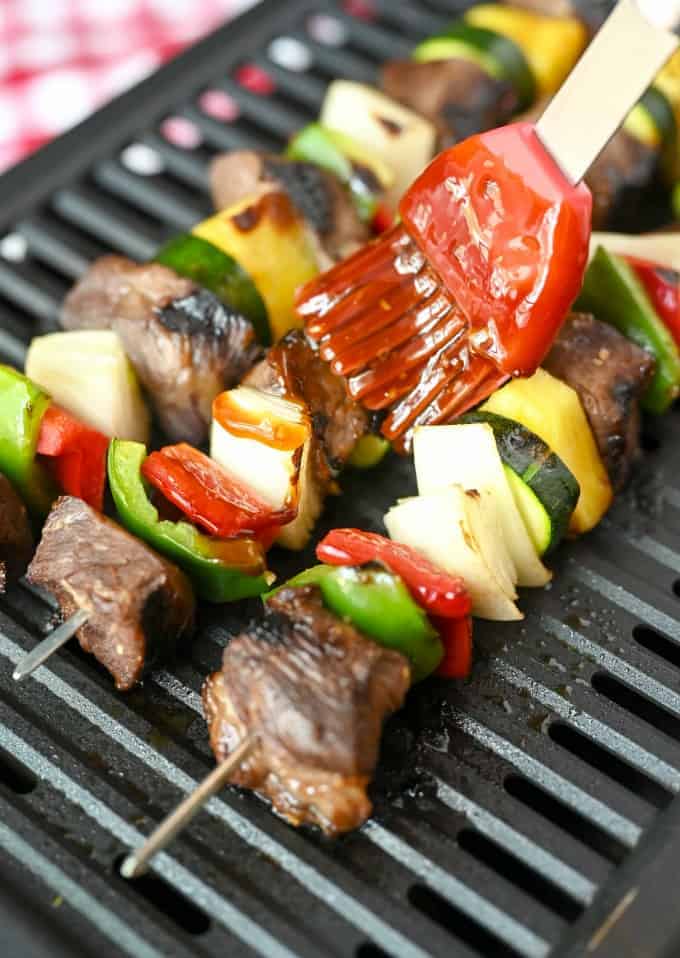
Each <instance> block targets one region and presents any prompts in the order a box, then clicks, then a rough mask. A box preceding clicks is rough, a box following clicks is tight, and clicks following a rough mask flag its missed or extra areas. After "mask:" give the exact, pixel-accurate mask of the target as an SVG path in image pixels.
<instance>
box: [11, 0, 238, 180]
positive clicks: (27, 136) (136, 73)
mask: <svg viewBox="0 0 680 958" xmlns="http://www.w3.org/2000/svg"><path fill="white" fill-rule="evenodd" d="M254 2H256V0H0V171H2V170H4V169H6V168H7V167H8V166H11V165H12V164H13V163H16V162H17V161H18V160H20V159H21V158H22V157H23V156H25V155H26V154H27V153H30V152H31V151H32V150H35V149H37V147H39V146H41V145H42V144H43V143H45V142H46V141H47V140H49V139H51V138H52V137H54V136H56V135H57V134H58V133H61V132H62V131H63V130H65V129H67V128H68V127H70V126H73V124H75V123H77V122H78V121H79V120H82V119H83V118H84V117H85V116H87V114H88V113H91V112H92V111H93V110H94V109H96V107H98V106H100V105H101V104H102V103H104V102H106V101H107V100H110V99H111V98H112V97H113V96H115V95H116V94H118V93H120V92H121V91H122V90H124V89H126V88H127V87H129V86H131V85H132V84H134V83H136V82H137V81H138V80H141V79H142V77H144V76H146V75H147V74H148V73H151V72H152V71H153V70H155V69H156V67H158V65H159V64H160V63H162V62H163V60H166V59H167V58H168V57H171V56H173V55H174V54H176V53H178V52H179V51H180V50H181V49H182V48H183V47H185V46H186V45H187V44H190V43H192V42H194V41H195V40H197V39H198V38H199V37H201V36H203V35H204V34H205V33H208V32H209V31H210V30H211V29H213V28H214V27H216V26H217V25H218V24H219V23H220V22H223V21H224V20H226V19H229V18H230V17H233V16H235V15H236V14H237V13H240V12H241V11H242V10H244V9H245V8H246V7H249V6H252V5H253V4H254Z"/></svg>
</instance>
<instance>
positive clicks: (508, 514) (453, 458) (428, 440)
mask: <svg viewBox="0 0 680 958" xmlns="http://www.w3.org/2000/svg"><path fill="white" fill-rule="evenodd" d="M413 453H414V460H415V467H416V476H417V479H418V492H419V493H421V495H427V494H428V493H430V492H438V491H439V490H441V489H445V488H446V487H447V486H449V485H451V484H458V485H461V486H462V487H463V488H464V489H478V490H479V491H486V492H488V493H489V505H490V507H491V509H492V511H493V512H494V513H495V520H496V524H497V528H498V535H499V537H501V538H502V539H503V540H504V542H505V545H506V546H507V551H508V554H509V556H510V559H511V562H512V565H513V566H514V570H515V575H514V579H515V581H516V582H517V584H518V585H521V586H534V587H537V586H543V585H545V584H546V583H547V582H549V581H550V573H549V572H548V570H547V569H546V568H545V566H544V565H543V563H542V562H541V561H540V559H539V558H538V553H537V550H536V548H535V546H534V544H533V542H532V540H531V537H530V535H529V533H528V531H527V528H526V526H525V524H524V521H523V519H522V516H521V515H520V512H519V509H518V508H517V505H516V504H515V501H514V499H513V496H512V492H511V491H510V486H509V485H508V480H507V477H506V475H505V472H504V470H503V464H502V462H501V458H500V455H499V453H498V448H497V446H496V440H495V438H494V433H493V429H492V428H491V426H490V425H489V424H488V423H483V422H479V423H458V424H456V425H453V426H424V427H421V428H420V429H417V430H416V433H415V437H414V441H413Z"/></svg>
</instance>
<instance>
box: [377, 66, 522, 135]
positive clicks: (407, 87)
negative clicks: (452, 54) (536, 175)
mask: <svg viewBox="0 0 680 958" xmlns="http://www.w3.org/2000/svg"><path fill="white" fill-rule="evenodd" d="M380 85H381V87H382V89H383V90H384V91H385V93H387V95H388V96H391V97H392V98H393V99H395V100H398V101H399V102H400V103H403V104H404V106H407V107H410V109H412V110H415V111H416V113H420V114H421V115H422V116H424V117H426V118H427V119H428V120H430V121H431V122H432V123H434V125H435V127H436V129H437V132H438V135H439V138H438V149H440V150H443V149H446V148H447V147H449V146H452V145H453V144H454V143H457V142H458V141H459V140H464V139H465V138H466V137H468V136H472V135H473V134H474V133H483V132H484V131H485V130H490V129H492V128H493V127H496V126H502V125H503V124H504V123H507V122H508V120H509V119H510V117H511V116H512V115H513V114H514V113H515V111H516V110H517V107H518V105H519V100H518V97H517V94H516V93H515V91H514V89H513V88H512V86H511V85H510V84H509V83H507V82H505V81H503V80H498V79H495V78H494V77H491V76H489V74H488V73H487V72H486V71H485V70H483V69H482V68H481V67H480V66H478V65H477V64H476V63H472V62H471V61H469V60H434V61H431V62H429V63H417V62H416V61H413V60H393V61H391V62H390V63H387V64H386V65H385V66H384V67H383V69H382V73H381V76H380Z"/></svg>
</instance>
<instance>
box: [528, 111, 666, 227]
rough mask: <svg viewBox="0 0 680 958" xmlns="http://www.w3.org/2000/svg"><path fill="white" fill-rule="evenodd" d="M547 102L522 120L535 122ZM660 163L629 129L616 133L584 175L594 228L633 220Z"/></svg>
mask: <svg viewBox="0 0 680 958" xmlns="http://www.w3.org/2000/svg"><path fill="white" fill-rule="evenodd" d="M548 103H549V100H548V99H544V100H542V101H541V102H540V103H538V104H536V106H534V107H532V109H531V110H529V111H528V112H527V113H524V114H522V117H521V119H523V120H529V121H530V122H532V123H535V122H536V121H537V120H538V119H539V118H540V116H541V114H542V113H543V111H544V110H545V108H546V106H547V105H548ZM658 162H659V157H658V154H657V152H656V151H655V150H653V149H652V148H651V147H649V146H645V144H644V143H641V142H640V141H639V140H637V139H636V138H635V137H634V136H631V134H630V133H628V131H627V130H624V129H623V128H622V129H619V130H618V131H617V132H616V133H615V134H614V136H613V137H612V138H611V140H610V141H609V143H607V145H606V146H605V148H604V150H602V152H601V153H600V155H599V156H598V158H597V159H596V160H595V162H594V163H593V164H592V166H591V167H590V169H589V170H588V172H587V173H586V175H585V181H586V183H587V184H588V186H589V188H590V192H591V193H592V194H593V229H594V230H599V229H603V228H604V227H606V226H611V225H612V224H617V225H620V224H621V222H623V224H624V225H625V224H626V223H628V222H631V221H632V220H633V219H634V214H635V211H636V207H637V203H636V200H639V199H640V198H641V196H642V195H643V192H644V190H646V189H648V188H649V186H650V184H651V183H652V181H653V179H654V174H655V172H656V168H657V165H658ZM637 231H638V232H639V229H638V230H637Z"/></svg>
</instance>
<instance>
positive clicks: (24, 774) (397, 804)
mask: <svg viewBox="0 0 680 958" xmlns="http://www.w3.org/2000/svg"><path fill="white" fill-rule="evenodd" d="M464 5H465V4H456V3H452V2H444V0H427V2H426V0H420V2H419V3H392V2H391V0H378V2H376V3H375V8H376V14H377V15H376V17H375V19H374V20H372V21H371V22H366V21H364V20H362V19H359V18H356V17H354V16H352V15H351V13H349V12H347V11H346V10H344V9H343V8H342V7H341V5H340V4H338V3H332V2H324V0H286V2H285V3H284V2H280V0H269V2H264V3H263V4H261V5H260V6H258V7H257V8H255V9H254V10H253V11H252V12H251V13H249V14H247V15H246V16H244V17H242V18H241V19H240V20H238V21H236V22H234V23H231V24H229V25H227V26H225V27H224V28H222V29H221V30H218V31H217V32H216V33H215V34H213V35H212V36H210V37H209V38H207V39H206V40H205V41H203V42H202V43H200V44H199V45H197V46H196V47H194V48H193V49H192V50H190V51H189V52H187V53H186V54H185V55H183V56H181V57H180V58H178V59H177V60H175V61H173V62H171V63H170V64H169V65H167V66H166V67H164V68H163V69H162V70H160V71H159V72H158V73H156V74H155V75H154V76H152V77H151V78H150V79H148V80H147V81H145V82H144V83H143V84H141V85H140V86H139V87H137V88H136V89H135V90H133V91H132V92H130V93H128V94H126V95H124V96H123V97H121V98H119V99H118V100H116V101H115V102H114V103H112V104H111V105H110V106H108V107H106V108H105V109H103V110H101V111H100V112H99V113H97V114H96V115H95V116H93V117H92V118H91V119H89V120H87V121H86V122H85V123H83V124H81V125H80V126H79V127H77V128H76V129H74V130H73V131H71V132H70V133H68V134H66V135H65V136H63V137H62V138H61V139H59V140H57V141H56V142H54V143H53V144H51V145H49V146H48V147H47V148H45V149H43V150H41V151H40V152H39V153H37V154H36V155H34V156H33V157H31V158H30V159H28V160H27V161H25V162H24V163H23V164H21V165H20V166H18V167H16V168H14V169H12V170H10V171H9V172H8V173H7V174H5V176H4V177H2V178H0V254H1V255H0V358H2V360H3V361H5V362H7V361H9V362H13V363H15V364H21V362H22V359H23V355H24V352H25V349H26V346H27V344H28V342H29V340H30V338H31V337H32V336H34V335H36V334H38V333H41V332H45V331H47V330H51V329H53V328H55V326H56V316H57V309H58V303H59V301H60V300H61V298H62V296H63V294H64V293H65V291H66V290H67V288H68V286H69V285H70V284H71V283H72V281H73V280H74V279H75V278H77V277H78V276H79V275H80V274H81V273H82V272H83V270H84V269H85V268H86V266H87V264H88V262H89V261H91V260H92V259H93V258H94V257H96V256H97V255H99V254H102V253H104V252H106V251H108V250H115V251H117V252H120V253H122V254H125V255H129V256H132V257H135V258H145V257H148V256H150V255H152V254H153V252H154V251H155V249H156V248H157V247H158V246H159V245H160V244H161V243H162V242H163V241H164V240H165V239H167V238H168V237H169V236H170V235H172V234H173V233H174V232H177V231H179V230H182V229H184V228H186V227H188V226H189V225H190V224H192V223H193V222H195V221H196V220H198V219H200V218H201V217H203V216H204V215H205V214H207V213H208V212H209V211H210V202H209V196H208V192H207V176H206V165H207V163H208V162H209V160H210V157H211V156H212V155H214V154H215V153H216V152H218V151H219V150H221V149H225V148H229V147H233V146H243V145H252V146H255V147H264V148H269V149H276V148H277V146H280V144H281V142H282V140H283V139H284V138H285V137H286V136H288V135H289V134H290V133H291V132H293V130H294V129H296V128H298V127H300V126H302V125H303V124H304V123H305V122H307V121H308V120H310V119H311V118H312V117H313V116H315V115H316V114H317V112H318V107H319V104H320V102H321V99H322V97H323V93H324V89H325V87H326V85H327V83H328V82H329V81H330V80H331V79H332V78H334V77H335V76H345V77H352V78H355V79H358V80H362V81H368V82H371V81H373V80H374V79H375V75H376V68H377V65H378V64H379V63H380V62H381V61H382V60H384V59H385V58H388V57H393V56H400V55H405V54H406V53H407V52H408V51H409V49H410V48H411V47H412V46H413V44H414V43H415V42H416V41H417V40H418V39H420V38H422V37H423V36H425V35H427V34H428V33H431V32H433V30H435V29H437V28H439V27H440V26H441V25H442V24H443V23H445V22H446V20H447V18H450V16H451V15H452V14H453V13H455V12H456V11H457V10H460V9H461V8H462V7H463V6H464ZM354 6H355V7H356V4H355V5H354ZM592 6H593V5H592V4H591V5H589V7H590V9H592ZM329 17H330V18H331V19H328V18H329ZM324 18H325V19H324ZM281 36H285V37H292V38H294V39H295V40H297V41H299V42H300V43H302V44H303V45H304V46H305V48H306V49H307V51H308V52H309V54H310V55H311V65H310V66H309V68H308V69H307V70H306V71H305V72H303V73H301V72H297V71H295V70H293V69H290V67H289V66H287V65H286V63H285V62H283V63H282V62H281V60H282V58H281V56H280V49H281V44H279V45H278V46H276V47H271V46H270V44H271V41H272V40H273V39H275V38H277V37H281ZM329 40H330V41H333V42H332V43H331V42H329ZM289 46H290V45H289ZM298 49H299V48H298ZM277 51H279V53H277ZM246 62H247V63H254V64H257V65H258V66H260V67H264V68H265V69H267V70H268V71H269V73H270V75H271V76H272V78H273V80H274V82H275V84H276V89H275V91H274V93H273V94H271V95H270V96H267V97H261V96H258V95H256V94H254V93H252V92H249V91H248V90H246V89H244V88H242V87H241V86H239V84H238V83H237V82H236V80H235V79H234V76H235V71H236V70H237V69H238V67H239V65H242V64H243V63H246ZM206 90H219V91H222V92H226V93H228V94H229V95H230V96H231V97H232V98H233V100H234V101H235V103H236V104H238V107H239V110H240V114H239V116H238V118H236V119H235V120H234V121H233V122H229V123H226V122H223V121H218V120H216V119H215V118H214V117H211V116H210V115H209V114H208V113H207V112H206V109H205V104H206V102H207V100H206V98H205V97H203V96H202V94H203V93H204V92H205V91H206ZM168 117H173V118H177V117H182V118H185V119H188V120H190V121H191V122H192V123H193V124H194V125H195V127H196V128H197V129H198V130H199V131H200V134H201V136H202V138H203V139H202V143H201V144H200V145H199V146H197V147H195V148H193V149H182V148H180V147H178V146H176V145H173V144H172V143H171V142H169V141H168V139H167V138H166V137H164V134H163V131H164V130H167V125H166V124H165V121H166V120H167V119H168ZM140 145H141V146H142V147H143V148H148V149H150V150H151V151H153V154H149V153H148V150H147V151H146V153H144V151H143V150H142V151H141V153H142V154H143V155H145V156H146V157H147V159H148V157H149V156H150V155H153V156H154V157H155V159H156V160H157V161H158V166H159V167H160V166H162V169H159V170H157V171H156V172H155V173H151V174H148V175H141V174H140V173H139V172H135V169H134V164H131V162H130V160H131V157H134V156H137V157H139V155H140ZM131 146H132V147H133V149H132V150H130V147H131ZM131 166H132V167H133V168H132V169H131ZM645 428H646V430H647V431H646V433H645V437H644V445H645V447H646V449H647V454H646V456H645V459H644V461H643V463H642V464H641V466H640V468H639V470H638V474H637V476H636V478H635V480H634V482H633V484H632V486H631V488H630V489H629V490H628V491H627V492H626V493H625V494H624V495H623V496H622V497H620V499H619V501H618V502H617V504H616V505H615V507H614V509H613V511H612V513H611V514H610V516H609V517H608V518H607V519H606V520H605V521H604V522H603V523H602V524H601V526H600V527H599V528H598V529H597V530H596V531H595V532H594V533H593V534H591V535H589V536H588V537H587V538H586V539H584V540H582V541H580V542H578V543H574V544H571V545H567V546H565V547H563V548H562V550H561V551H560V552H559V554H558V556H557V557H556V559H555V563H554V567H555V581H554V583H553V585H552V588H550V589H548V590H545V591H541V592H540V593H538V594H535V593H534V594H525V595H523V596H522V606H523V608H524V609H525V611H526V612H527V617H526V620H525V621H524V622H523V623H520V624H518V625H514V624H513V625H510V624H501V625H492V624H490V623H479V624H478V625H477V627H476V647H477V657H476V664H475V669H474V672H473V676H472V679H471V680H470V681H469V682H467V683H465V684H461V683H444V682H437V681H435V680H433V681H429V682H427V683H425V685H424V686H422V687H417V688H416V689H415V690H414V691H413V692H412V693H411V695H410V696H409V700H408V703H407V706H406V708H405V709H404V710H402V712H401V713H399V715H397V716H396V717H395V718H394V719H393V720H392V721H391V722H390V723H389V725H388V727H387V730H386V734H385V738H384V747H383V755H382V760H381V764H380V769H379V773H378V776H377V780H376V782H375V786H374V789H373V796H374V800H375V815H374V817H373V819H372V820H371V821H370V822H369V823H368V824H367V826H366V827H365V828H364V829H363V830H361V831H360V832H358V833H355V834H350V835H348V836H345V837H343V838H341V839H339V840H336V841H334V842H329V841H326V840H324V839H322V838H320V837H319V836H317V835H315V834H312V833H309V832H304V831H295V830H293V829H292V828H290V827H288V826H287V825H285V824H284V823H283V822H281V821H279V820H278V819H276V818H275V817H274V816H273V815H272V814H271V813H270V812H269V811H268V810H267V808H266V806H265V805H264V803H262V802H261V801H260V800H259V799H257V798H256V797H255V796H253V795H252V794H243V793H239V792H238V791H236V790H229V789H228V790H225V791H224V792H223V793H222V794H221V795H220V796H219V797H218V798H216V799H213V800H212V801H211V803H210V804H209V806H208V808H207V810H206V811H204V812H203V813H202V814H201V815H200V816H199V818H198V819H197V820H196V821H195V823H194V824H193V825H192V826H191V828H190V829H189V830H188V831H187V832H186V833H185V834H184V835H183V836H182V837H181V838H180V839H179V840H177V841H176V842H175V843H174V844H173V846H172V847H171V848H170V849H169V851H168V852H167V853H166V854H163V855H161V856H159V857H158V859H157V860H156V861H155V863H154V866H153V870H152V872H151V873H150V874H149V876H147V877H145V878H143V879H139V880H137V881H135V882H132V883H126V882H124V881H123V879H121V878H120V877H119V876H118V874H117V865H118V864H119V862H120V859H121V856H122V854H123V853H124V851H125V849H126V848H127V847H128V846H129V845H134V844H138V843H139V842H140V841H141V837H142V835H145V834H148V832H149V831H150V830H151V829H152V827H153V825H154V824H155V823H156V822H157V821H158V820H159V819H160V818H161V817H162V816H163V814H164V813H165V812H166V811H167V810H168V809H169V808H170V807H171V806H173V805H174V804H175V803H176V802H177V801H178V799H179V798H180V797H181V796H182V795H183V794H184V792H185V791H186V790H188V789H189V788H191V787H192V786H193V785H194V784H195V783H196V782H197V781H198V780H199V779H200V778H201V777H202V776H203V775H204V774H205V773H206V771H207V770H208V769H209V768H210V767H211V766H212V759H211V756H210V753H209V749H208V745H207V737H206V732H205V726H204V723H203V721H202V719H201V717H200V700H199V694H198V693H199V690H200V685H201V681H202V678H203V676H204V675H205V673H206V672H207V671H208V670H210V669H212V668H214V667H217V665H218V663H219V660H220V656H221V648H222V647H223V646H224V644H225V642H226V641H227V640H228V638H229V636H230V635H231V634H233V633H234V632H235V631H236V630H237V629H238V628H239V626H240V625H242V624H243V622H244V621H245V619H246V618H247V616H248V615H249V613H250V611H252V610H251V609H249V607H248V605H247V604H241V605H239V606H235V607H224V608H219V609H218V608H210V607H207V606H206V607H204V608H203V609H202V610H201V614H200V632H199V635H198V637H197V639H196V640H195V641H194V642H193V644H192V645H191V646H190V647H188V648H186V649H185V650H183V651H182V652H181V653H180V656H179V658H178V660H177V662H176V663H175V664H174V665H173V666H172V667H171V668H169V669H168V670H164V671H160V672H157V673H154V674H153V676H152V677H151V678H150V679H148V680H147V681H146V682H145V684H144V686H143V687H142V688H141V689H138V690H136V691H134V692H133V693H131V694H128V695H126V696H121V695H117V694H116V693H115V692H114V690H113V687H112V685H111V682H110V680H109V678H108V676H106V675H105V674H104V673H103V671H99V669H98V667H97V666H96V664H95V663H94V660H93V659H92V658H91V657H89V656H85V655H84V654H82V653H81V652H80V650H79V648H78V646H77V644H76V643H75V642H71V643H70V644H69V645H68V646H67V647H66V648H65V649H64V650H63V651H62V652H60V653H59V654H58V655H56V656H54V657H53V658H52V659H51V660H50V662H49V664H48V665H47V666H45V667H43V668H41V669H40V670H39V671H38V672H36V674H35V675H34V677H33V679H32V680H31V681H29V682H27V683H26V684H25V685H22V686H17V685H15V684H14V683H13V682H12V679H11V673H12V669H13V666H14V663H15V662H16V661H17V659H18V658H19V657H20V656H21V655H22V654H23V652H25V651H26V650H29V649H31V648H32V647H33V646H34V644H35V643H36V641H37V640H38V639H39V638H40V637H41V636H42V635H44V634H45V633H46V632H47V631H48V630H49V629H50V628H51V627H52V625H53V623H54V616H55V613H54V609H53V608H52V607H51V606H49V605H48V604H47V603H46V602H45V601H44V599H42V598H40V597H39V596H37V595H35V594H33V593H32V592H30V591H28V589H27V588H26V587H24V586H18V587H15V588H14V589H13V590H12V591H10V592H9V593H8V595H6V596H5V597H3V598H2V601H1V604H0V876H1V879H2V880H1V881H0V913H1V916H2V920H1V921H0V953H2V954H5V955H8V956H13V958H15V956H16V958H24V956H26V958H33V956H36V958H42V956H47V955H49V956H51V958H61V956H64V958H66V956H74V955H79V956H89V955H98V956H99V958H104V956H107V958H108V956H119V955H131V956H134V958H160V956H164V958H165V956H173V958H174V956H177V958H187V956H206V958H207V956H212V955H215V956H218V955H219V956H225V955H237V956H244V958H248V956H254V955H260V956H267V958H292V956H303V958H329V956H338V958H340V956H341V958H354V956H356V958H390V956H391V958H425V956H447V958H448V956H452V958H459V956H460V958H475V956H477V958H479V956H484V958H487V956H498V958H545V956H547V955H556V956H560V958H566V956H580V955H584V954H588V955H593V956H596V958H627V956H630V958H642V956H645V958H646V956H655V958H656V956H658V958H663V956H666V955H670V954H673V953H674V947H675V945H676V944H677V942H678V932H679V931H680V910H679V909H678V908H677V904H676V897H677V891H676V889H677V861H678V858H679V856H680V800H678V799H677V798H676V795H677V793H678V791H680V681H679V679H680V411H678V410H676V411H675V412H672V413H670V415H668V416H666V417H665V418H664V419H663V421H662V422H660V423H657V424H655V425H654V427H653V429H652V427H650V426H646V427H645ZM343 485H344V487H345V495H344V496H343V497H342V498H341V499H337V500H333V501H332V502H331V503H330V505H329V507H328V509H327V511H326V514H325V516H324V519H323V522H322V524H321V529H320V530H319V531H320V532H322V531H325V530H326V529H327V528H331V527H333V526H334V525H339V524H341V525H359V526H363V527H365V528H372V529H378V528H380V519H381V516H382V514H383V512H384V510H385V508H386V507H387V506H388V505H389V504H391V502H393V501H394V499H395V498H396V497H397V495H404V494H406V493H407V492H408V491H410V490H411V489H412V488H413V476H412V468H411V466H410V464H409V463H407V462H397V461H395V460H389V461H387V462H385V463H383V464H382V465H381V466H380V467H378V469H377V470H375V471H374V472H372V473H371V474H369V475H363V476H362V475H360V474H356V475H348V476H347V478H346V480H345V481H344V483H343ZM310 560H311V555H306V556H302V557H297V558H292V557H290V556H282V555H276V554H274V556H273V565H274V567H275V568H276V570H277V571H278V572H279V573H280V574H281V575H286V574H288V573H290V572H293V571H296V570H297V569H299V568H300V567H302V566H303V565H304V564H308V563H309V561H310Z"/></svg>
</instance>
